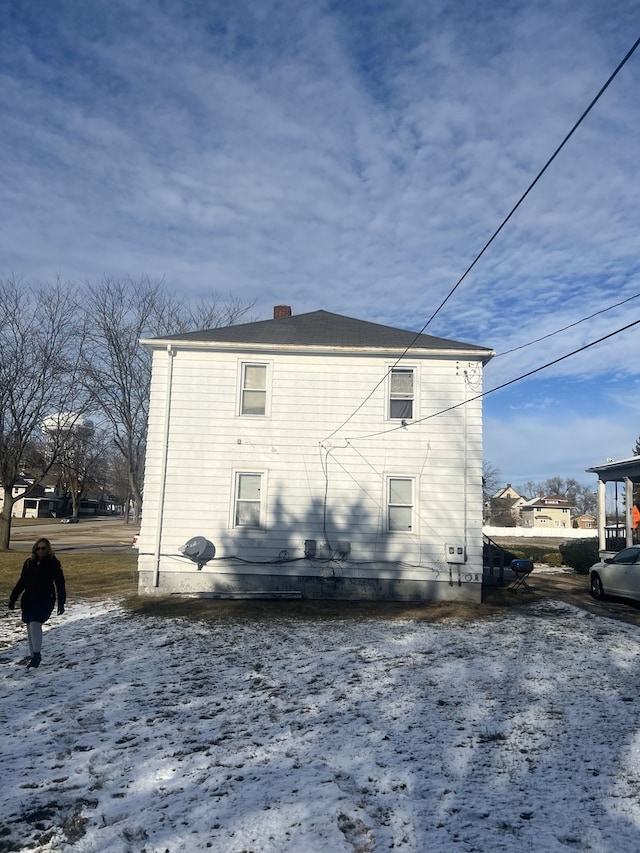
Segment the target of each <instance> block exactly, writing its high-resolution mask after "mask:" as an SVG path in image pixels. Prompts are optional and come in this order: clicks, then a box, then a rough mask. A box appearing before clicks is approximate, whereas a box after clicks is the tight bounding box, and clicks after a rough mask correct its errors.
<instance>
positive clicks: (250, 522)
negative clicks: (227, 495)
mask: <svg viewBox="0 0 640 853" xmlns="http://www.w3.org/2000/svg"><path fill="white" fill-rule="evenodd" d="M234 507H235V509H234V514H233V526H234V527H261V526H262V524H261V518H262V474H257V473H250V474H249V473H237V474H236V486H235V503H234Z"/></svg>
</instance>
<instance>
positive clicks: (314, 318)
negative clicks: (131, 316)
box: [157, 311, 492, 358]
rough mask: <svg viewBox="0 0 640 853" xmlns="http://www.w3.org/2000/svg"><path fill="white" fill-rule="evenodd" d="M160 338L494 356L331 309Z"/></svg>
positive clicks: (460, 344) (489, 352)
mask: <svg viewBox="0 0 640 853" xmlns="http://www.w3.org/2000/svg"><path fill="white" fill-rule="evenodd" d="M157 340H163V341H202V342H206V341H211V342H212V343H239V344H276V345H277V344H284V345H287V344H288V345H293V346H296V345H299V346H338V347H366V348H368V347H391V348H393V347H397V348H405V347H409V346H411V347H412V348H414V347H415V348H420V349H431V350H433V349H443V350H452V349H453V350H455V349H460V350H465V351H467V352H468V351H469V350H474V351H477V352H478V353H479V354H484V355H485V356H486V357H487V358H488V357H490V356H491V355H492V351H491V350H489V349H487V348H486V347H478V346H475V345H474V344H466V343H461V342H460V341H450V340H447V339H446V338H436V337H433V336H432V335H416V333H415V332H408V331H405V330H404V329H394V328H393V327H392V326H382V325H380V324H379V323H369V322H367V321H366V320H354V319H353V318H352V317H344V316H343V315H341V314H332V313H331V312H329V311H312V312H310V313H309V314H294V315H292V316H291V317H284V318H282V319H278V320H259V321H258V322H255V323H242V324H240V325H237V326H223V327H220V328H216V329H206V330H205V331H201V332H187V333H185V334H181V335H168V336H167V337H163V338H161V339H160V338H158V339H157Z"/></svg>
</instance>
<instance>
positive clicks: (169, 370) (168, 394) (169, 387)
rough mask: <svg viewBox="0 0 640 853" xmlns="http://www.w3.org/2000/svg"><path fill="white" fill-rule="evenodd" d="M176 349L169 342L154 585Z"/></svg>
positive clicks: (157, 575)
mask: <svg viewBox="0 0 640 853" xmlns="http://www.w3.org/2000/svg"><path fill="white" fill-rule="evenodd" d="M175 354H176V353H175V350H174V349H173V347H172V346H171V344H167V386H166V389H165V395H164V425H163V431H162V459H161V461H160V495H159V500H158V526H157V533H156V543H155V550H154V557H155V561H156V564H155V569H154V572H153V585H154V587H158V586H159V585H160V543H161V541H162V519H163V517H164V497H165V491H166V485H167V457H168V455H169V422H170V418H171V390H172V387H173V359H174V356H175Z"/></svg>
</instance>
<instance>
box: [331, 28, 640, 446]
mask: <svg viewBox="0 0 640 853" xmlns="http://www.w3.org/2000/svg"><path fill="white" fill-rule="evenodd" d="M638 45H640V38H637V39H636V41H635V42H634V43H633V45H632V46H631V48H630V49H629V50H628V51H627V53H626V54H625V56H624V57H623V58H622V59H621V60H620V62H619V63H618V65H617V66H616V68H615V69H614V71H613V72H612V73H611V74H610V75H609V78H608V79H607V80H606V82H605V83H604V85H603V86H602V87H601V88H600V91H599V92H598V93H597V95H596V96H595V97H594V98H593V100H592V101H591V103H590V104H589V106H588V107H587V108H586V109H585V110H584V112H583V113H582V115H581V116H580V118H579V119H578V120H577V121H576V123H575V124H574V125H573V127H572V128H571V130H570V131H569V132H568V133H567V135H566V136H565V137H564V139H563V140H562V142H561V143H560V145H558V147H557V148H556V150H555V151H554V152H553V154H552V155H551V157H549V159H548V160H547V162H546V163H545V164H544V166H543V167H542V169H540V171H539V172H538V174H537V175H536V176H535V178H534V179H533V181H532V182H531V183H530V184H529V186H528V187H527V189H526V190H525V191H524V192H523V193H522V195H521V196H520V198H519V199H518V201H517V202H516V203H515V204H514V206H513V207H512V208H511V210H510V211H509V213H508V214H507V215H506V216H505V218H504V219H503V220H502V222H501V223H500V225H499V226H498V227H497V228H496V230H495V231H494V232H493V234H492V235H491V237H490V238H489V239H488V240H487V242H486V243H485V244H484V246H483V247H482V249H481V250H480V251H479V252H478V254H477V255H476V256H475V258H474V259H473V261H472V262H471V263H470V264H469V266H468V267H467V268H466V270H465V271H464V272H463V274H462V275H461V276H460V278H459V279H458V281H457V282H456V283H455V284H454V286H453V287H452V288H451V290H450V291H449V293H448V294H447V295H446V296H445V298H444V299H443V300H442V302H441V303H440V305H438V307H437V308H436V310H435V311H434V312H433V314H432V315H431V316H430V317H429V319H428V320H427V322H426V323H425V324H424V326H423V327H422V328H421V329H420V331H419V332H416V335H415V337H414V338H413V340H412V341H411V343H410V344H408V345H407V347H406V348H405V349H404V350H403V352H402V353H401V354H400V356H399V357H398V359H397V360H396V362H395V363H394V364H393V365H392V366H391V367H390V368H389V370H388V371H387V372H386V373H385V375H384V376H383V377H382V379H381V380H380V381H379V382H378V383H377V384H376V385H375V386H374V387H373V388H372V389H371V392H370V393H369V394H368V396H367V397H365V398H364V400H363V401H362V402H361V403H360V405H359V406H358V407H357V408H356V409H354V410H353V412H352V413H351V414H350V415H349V417H348V418H347V419H346V420H345V421H343V423H342V424H340V426H339V427H336V429H334V431H333V432H332V433H331V434H330V435H328V436H327V439H325V440H328V439H330V438H333V436H334V435H335V434H336V433H337V432H339V431H340V430H341V429H342V428H343V427H344V426H346V424H348V423H349V421H350V420H351V418H353V417H354V416H355V415H356V414H357V413H358V412H359V411H360V409H361V408H362V407H363V406H364V404H365V403H366V402H367V401H368V400H369V399H370V398H371V397H372V396H373V394H374V393H375V392H376V390H377V389H378V387H379V386H380V385H381V384H382V383H383V382H384V380H385V379H386V378H387V376H388V375H389V373H391V371H392V370H393V368H394V367H395V366H396V365H397V364H398V363H399V362H400V361H401V360H402V359H403V358H404V357H405V355H406V354H407V353H408V352H409V350H410V349H411V347H413V345H414V344H415V342H416V341H417V339H418V338H419V337H420V335H422V334H423V333H424V331H425V329H426V328H427V326H429V324H430V323H431V321H432V320H433V319H434V318H435V317H436V316H437V315H438V314H439V313H440V311H441V310H442V309H443V308H444V306H445V305H446V304H447V302H448V301H449V300H450V299H451V297H452V296H453V294H454V293H455V292H456V290H457V289H458V287H460V285H461V284H462V282H463V281H464V280H465V278H466V277H467V276H468V275H469V273H470V272H471V270H472V269H473V268H474V267H475V265H476V264H477V263H478V261H479V260H480V258H482V256H483V255H484V253H485V252H486V251H487V249H488V248H489V246H491V244H492V243H493V242H494V240H495V239H496V238H497V236H498V235H499V234H500V232H501V231H502V230H503V228H504V227H505V225H506V224H507V222H509V220H510V219H511V218H512V216H513V215H514V214H515V212H516V211H517V210H518V208H519V207H520V205H521V204H522V203H523V201H524V200H525V199H526V197H527V196H528V195H529V193H530V192H531V191H532V190H533V188H534V187H535V186H536V184H537V183H538V181H539V180H540V179H541V178H542V176H543V175H544V173H545V172H546V171H547V169H548V168H549V166H551V164H552V163H553V161H554V160H555V159H556V157H557V156H558V154H560V152H561V151H562V149H563V148H564V147H565V145H566V144H567V142H568V141H569V140H570V139H571V137H572V136H573V134H574V133H575V132H576V130H577V129H578V128H579V127H580V125H581V124H582V122H583V121H584V120H585V118H586V117H587V116H588V115H589V113H590V112H591V110H592V109H593V108H594V106H595V105H596V104H597V103H598V101H599V100H600V98H601V97H602V95H603V94H604V93H605V92H606V90H607V89H608V88H609V86H610V85H611V83H612V82H613V81H614V79H615V78H616V76H617V75H618V73H619V72H620V71H621V70H622V68H623V67H624V66H625V65H626V63H627V62H628V61H629V59H630V58H631V57H632V56H633V54H634V52H635V51H636V49H637V47H638Z"/></svg>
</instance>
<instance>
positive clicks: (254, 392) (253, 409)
mask: <svg viewBox="0 0 640 853" xmlns="http://www.w3.org/2000/svg"><path fill="white" fill-rule="evenodd" d="M241 369H242V379H241V389H240V414H241V415H265V414H266V412H267V365H266V364H247V363H243V364H242V368H241Z"/></svg>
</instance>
